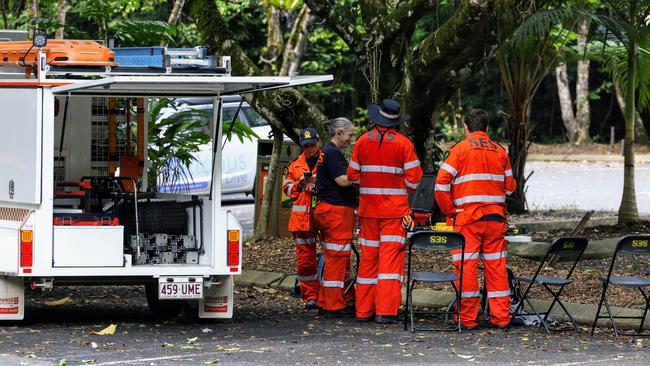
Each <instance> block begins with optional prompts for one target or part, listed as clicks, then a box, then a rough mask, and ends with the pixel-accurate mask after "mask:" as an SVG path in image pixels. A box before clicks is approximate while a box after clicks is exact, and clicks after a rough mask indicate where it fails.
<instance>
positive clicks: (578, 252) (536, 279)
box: [515, 237, 588, 333]
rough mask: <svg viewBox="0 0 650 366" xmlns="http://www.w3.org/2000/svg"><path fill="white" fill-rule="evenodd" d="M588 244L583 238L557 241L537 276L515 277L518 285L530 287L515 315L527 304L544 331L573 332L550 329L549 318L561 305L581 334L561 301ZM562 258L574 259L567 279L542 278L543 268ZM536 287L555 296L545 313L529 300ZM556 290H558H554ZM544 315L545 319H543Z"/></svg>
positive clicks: (547, 254)
mask: <svg viewBox="0 0 650 366" xmlns="http://www.w3.org/2000/svg"><path fill="white" fill-rule="evenodd" d="M587 244H588V241H587V239H586V238H583V237H561V238H558V239H555V240H554V241H553V242H552V243H551V247H550V248H549V249H548V251H547V252H546V255H545V256H544V259H543V260H542V261H541V262H540V264H539V267H537V271H535V274H534V275H533V276H532V277H529V276H521V277H515V280H516V281H517V282H518V283H522V282H524V283H527V284H528V287H527V288H526V291H524V294H523V295H522V298H521V301H519V305H518V306H517V308H516V310H515V314H518V313H519V311H520V310H521V308H522V307H523V306H524V302H525V303H526V304H528V306H530V308H531V309H532V310H533V312H534V313H535V315H536V316H537V318H538V319H539V320H540V321H541V322H542V325H543V326H544V329H546V332H547V333H550V332H551V331H565V330H571V328H551V327H549V325H548V323H547V320H548V316H549V315H550V314H551V311H552V310H553V307H554V306H555V303H557V304H558V305H560V307H562V310H564V313H565V314H566V315H567V317H569V320H571V324H573V329H575V331H576V332H577V333H579V332H580V329H579V328H578V326H577V325H576V322H575V320H573V317H572V316H571V314H570V313H569V311H568V310H567V308H566V307H565V306H564V304H563V303H562V301H561V300H560V295H561V294H562V290H564V287H565V286H566V285H568V284H570V283H571V280H570V279H569V278H570V277H571V274H573V270H574V269H575V268H576V265H577V264H578V262H579V261H580V258H581V257H582V254H583V253H584V252H585V249H586V248H587ZM561 257H565V258H574V260H573V265H571V269H569V272H568V273H567V275H566V277H551V276H542V275H540V274H539V272H540V271H541V270H542V268H544V266H545V265H547V264H548V263H549V262H551V261H555V260H557V259H559V258H561ZM535 285H539V286H542V287H544V288H545V289H546V290H547V291H548V292H549V293H550V294H551V295H552V296H553V301H552V302H551V305H550V306H549V307H548V309H547V310H546V311H544V312H538V311H537V309H535V307H534V306H533V304H532V303H531V302H530V300H529V299H528V294H529V292H530V289H531V288H532V287H533V286H535ZM555 288H558V289H557V290H554V289H555ZM542 315H543V316H544V317H542Z"/></svg>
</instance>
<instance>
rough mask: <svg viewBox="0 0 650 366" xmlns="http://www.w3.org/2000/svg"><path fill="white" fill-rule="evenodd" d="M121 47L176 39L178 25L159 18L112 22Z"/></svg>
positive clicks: (112, 28)
mask: <svg viewBox="0 0 650 366" xmlns="http://www.w3.org/2000/svg"><path fill="white" fill-rule="evenodd" d="M111 31H112V33H113V35H114V36H115V37H117V39H119V40H120V46H121V47H131V46H149V45H158V44H160V43H161V42H164V43H166V44H168V43H170V42H173V41H174V36H175V35H176V27H174V26H171V25H169V24H168V23H167V22H163V21H159V20H126V21H116V22H115V23H111Z"/></svg>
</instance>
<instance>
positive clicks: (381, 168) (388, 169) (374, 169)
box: [360, 165, 404, 174]
mask: <svg viewBox="0 0 650 366" xmlns="http://www.w3.org/2000/svg"><path fill="white" fill-rule="evenodd" d="M360 170H361V171H362V172H369V173H392V174H404V170H402V168H397V167H394V166H388V165H362V166H361V169H360Z"/></svg>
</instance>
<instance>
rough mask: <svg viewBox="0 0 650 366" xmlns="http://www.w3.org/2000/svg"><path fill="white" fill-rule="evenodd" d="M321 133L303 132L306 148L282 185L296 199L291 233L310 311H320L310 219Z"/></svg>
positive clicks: (298, 272)
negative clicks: (319, 135)
mask: <svg viewBox="0 0 650 366" xmlns="http://www.w3.org/2000/svg"><path fill="white" fill-rule="evenodd" d="M319 142H320V139H319V137H318V132H317V131H316V130H315V129H313V128H310V127H308V128H305V129H303V130H302V131H300V145H301V146H302V148H303V152H302V154H300V155H299V156H298V157H297V158H296V159H295V160H293V161H292V162H291V163H289V167H288V170H289V172H288V174H287V178H286V179H285V181H284V183H283V184H282V190H283V191H284V193H285V194H286V195H287V196H289V197H291V199H293V200H294V201H293V207H292V208H291V217H290V218H289V231H291V232H292V233H293V237H294V241H295V243H296V259H297V262H298V268H297V271H296V272H297V275H298V281H299V282H300V292H301V294H302V299H303V301H304V302H305V307H306V308H307V309H317V308H318V293H319V291H320V282H319V280H318V274H317V259H316V231H315V229H314V225H313V224H314V223H313V222H312V218H311V211H312V209H311V201H312V191H314V187H315V182H316V168H317V163H318V159H319V158H320V156H321V150H320V146H319Z"/></svg>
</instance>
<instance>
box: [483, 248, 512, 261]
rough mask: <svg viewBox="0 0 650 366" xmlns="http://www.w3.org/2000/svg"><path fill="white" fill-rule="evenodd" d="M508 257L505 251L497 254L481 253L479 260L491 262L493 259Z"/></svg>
mask: <svg viewBox="0 0 650 366" xmlns="http://www.w3.org/2000/svg"><path fill="white" fill-rule="evenodd" d="M506 257H508V252H507V251H505V250H504V251H502V252H497V253H481V259H483V260H486V261H491V260H495V259H501V258H506Z"/></svg>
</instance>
